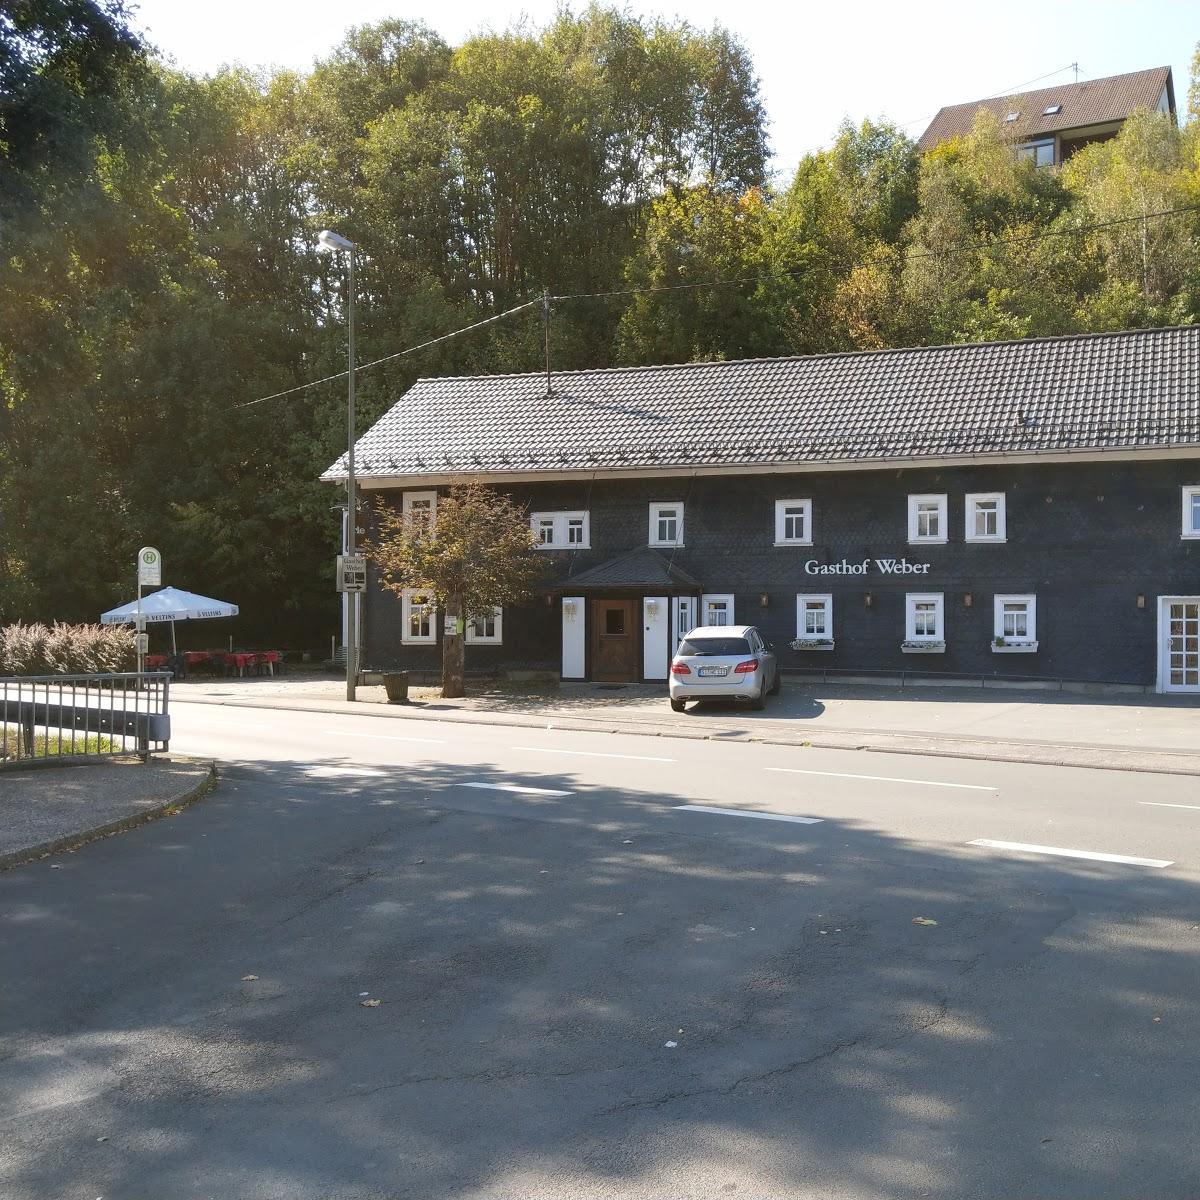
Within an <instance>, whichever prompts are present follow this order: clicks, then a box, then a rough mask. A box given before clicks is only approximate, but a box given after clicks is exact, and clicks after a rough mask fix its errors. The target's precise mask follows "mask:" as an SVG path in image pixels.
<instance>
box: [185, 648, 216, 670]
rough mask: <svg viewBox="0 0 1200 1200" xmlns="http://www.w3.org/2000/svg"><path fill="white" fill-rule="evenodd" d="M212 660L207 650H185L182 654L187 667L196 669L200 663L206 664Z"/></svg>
mask: <svg viewBox="0 0 1200 1200" xmlns="http://www.w3.org/2000/svg"><path fill="white" fill-rule="evenodd" d="M210 658H212V655H211V654H210V653H209V652H208V651H207V650H185V651H184V652H183V661H184V662H185V663H186V664H187V665H188V666H189V667H198V666H199V665H200V664H201V663H206V662H208V660H209V659H210Z"/></svg>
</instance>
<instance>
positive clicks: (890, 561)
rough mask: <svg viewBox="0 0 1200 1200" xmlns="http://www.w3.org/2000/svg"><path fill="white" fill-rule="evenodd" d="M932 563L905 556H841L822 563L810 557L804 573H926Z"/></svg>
mask: <svg viewBox="0 0 1200 1200" xmlns="http://www.w3.org/2000/svg"><path fill="white" fill-rule="evenodd" d="M932 565H933V564H932V563H927V562H909V561H908V559H907V558H864V559H863V560H862V561H861V562H850V561H849V560H848V559H845V558H843V559H842V560H841V562H834V563H823V562H821V561H820V560H819V559H816V558H810V559H809V560H808V561H807V562H806V563H805V564H804V573H805V574H806V575H869V574H871V573H872V572H876V573H877V574H879V575H928V574H929V568H930V567H931V566H932Z"/></svg>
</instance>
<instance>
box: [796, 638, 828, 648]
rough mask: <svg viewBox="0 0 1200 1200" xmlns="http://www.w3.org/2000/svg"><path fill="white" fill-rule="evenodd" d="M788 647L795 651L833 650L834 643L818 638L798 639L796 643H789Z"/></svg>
mask: <svg viewBox="0 0 1200 1200" xmlns="http://www.w3.org/2000/svg"><path fill="white" fill-rule="evenodd" d="M788 646H789V647H791V649H793V650H832V649H833V642H827V641H824V640H818V639H816V638H797V639H796V640H795V641H794V642H788Z"/></svg>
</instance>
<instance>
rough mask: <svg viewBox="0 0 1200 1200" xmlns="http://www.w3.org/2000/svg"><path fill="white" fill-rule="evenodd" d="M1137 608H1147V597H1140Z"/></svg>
mask: <svg viewBox="0 0 1200 1200" xmlns="http://www.w3.org/2000/svg"><path fill="white" fill-rule="evenodd" d="M1137 606H1138V608H1145V607H1146V597H1145V596H1142V595H1139V596H1138V598H1137Z"/></svg>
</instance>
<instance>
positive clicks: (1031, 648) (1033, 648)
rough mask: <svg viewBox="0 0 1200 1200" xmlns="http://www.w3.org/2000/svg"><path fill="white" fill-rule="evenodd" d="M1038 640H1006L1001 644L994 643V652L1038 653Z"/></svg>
mask: <svg viewBox="0 0 1200 1200" xmlns="http://www.w3.org/2000/svg"><path fill="white" fill-rule="evenodd" d="M1037 648H1038V644H1037V642H1004V643H1003V644H1001V645H999V646H998V645H996V643H995V642H993V643H992V653H993V654H1036V653H1037Z"/></svg>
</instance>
